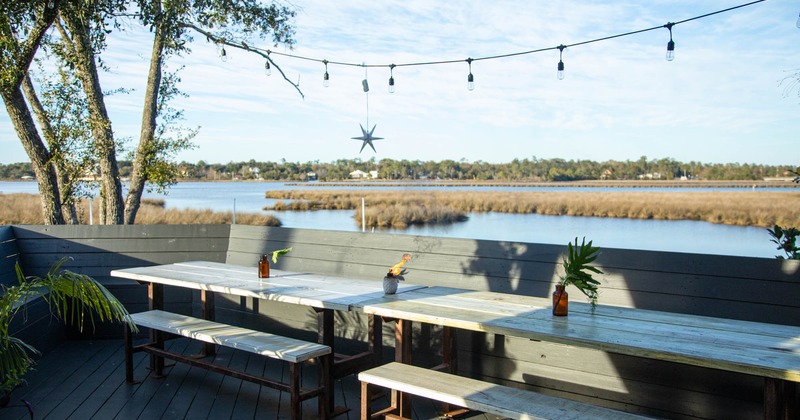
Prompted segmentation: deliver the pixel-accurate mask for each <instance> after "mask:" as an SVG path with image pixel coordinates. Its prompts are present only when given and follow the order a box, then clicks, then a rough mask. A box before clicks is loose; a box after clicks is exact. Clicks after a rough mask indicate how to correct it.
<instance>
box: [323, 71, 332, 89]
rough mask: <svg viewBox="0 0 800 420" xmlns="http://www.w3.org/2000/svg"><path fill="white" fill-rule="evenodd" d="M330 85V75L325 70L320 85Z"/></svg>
mask: <svg viewBox="0 0 800 420" xmlns="http://www.w3.org/2000/svg"><path fill="white" fill-rule="evenodd" d="M330 85H331V79H330V76H328V72H327V71H326V72H325V75H324V76H322V86H325V87H328V86H330Z"/></svg>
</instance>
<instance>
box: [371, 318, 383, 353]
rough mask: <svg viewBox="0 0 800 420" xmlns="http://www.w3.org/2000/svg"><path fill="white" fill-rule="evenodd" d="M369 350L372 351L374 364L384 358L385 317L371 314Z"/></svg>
mask: <svg viewBox="0 0 800 420" xmlns="http://www.w3.org/2000/svg"><path fill="white" fill-rule="evenodd" d="M369 352H370V353H372V356H373V357H374V359H373V362H372V363H373V365H377V364H378V363H380V361H381V359H382V358H383V319H382V318H381V317H379V316H375V315H373V314H369Z"/></svg>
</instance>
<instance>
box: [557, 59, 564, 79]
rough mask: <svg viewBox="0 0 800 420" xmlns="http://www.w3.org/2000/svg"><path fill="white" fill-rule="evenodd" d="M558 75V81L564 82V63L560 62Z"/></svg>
mask: <svg viewBox="0 0 800 420" xmlns="http://www.w3.org/2000/svg"><path fill="white" fill-rule="evenodd" d="M556 75H557V76H558V80H564V62H563V61H559V62H558V73H556Z"/></svg>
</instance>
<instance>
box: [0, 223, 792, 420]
mask: <svg viewBox="0 0 800 420" xmlns="http://www.w3.org/2000/svg"><path fill="white" fill-rule="evenodd" d="M2 233H3V231H2V230H0V234H2ZM13 233H14V236H15V238H16V245H17V247H18V248H19V250H20V252H21V254H22V261H23V265H24V266H25V267H26V270H31V272H32V273H37V272H39V273H41V272H43V271H46V269H47V268H48V267H49V265H50V264H52V263H53V262H54V261H57V260H58V259H59V258H60V257H61V256H64V255H68V256H71V257H72V258H73V260H72V261H71V262H70V263H68V264H69V265H68V268H69V269H71V270H73V271H77V272H82V273H85V274H89V275H92V276H93V277H95V278H98V279H99V280H101V281H103V282H104V283H106V284H107V285H108V286H109V287H110V288H112V290H113V291H114V293H115V294H117V296H118V297H120V299H121V300H123V302H124V303H125V304H126V306H127V307H128V308H129V310H131V311H132V312H137V311H139V310H142V309H144V307H145V305H146V295H145V292H144V288H143V287H142V286H140V285H136V284H135V283H134V284H131V283H130V282H125V281H121V280H119V279H113V278H110V277H108V272H109V271H110V270H112V269H115V268H124V267H131V266H138V265H150V264H160V263H170V262H178V261H189V260H211V261H227V262H230V263H236V264H241V265H247V266H252V267H255V266H256V262H257V260H258V256H259V255H260V254H262V253H266V252H269V251H272V250H275V249H280V248H285V247H287V246H291V247H293V248H294V250H293V251H292V252H291V253H289V254H288V255H286V256H284V257H282V258H281V259H280V260H279V262H278V264H277V265H276V268H279V269H287V270H296V271H313V272H317V273H325V274H333V275H345V276H353V277H358V278H365V279H375V281H380V280H381V279H382V278H383V275H384V274H385V273H386V271H387V269H388V268H389V267H390V266H391V265H393V264H395V263H396V262H398V261H399V259H400V257H401V256H402V254H403V253H404V252H409V253H411V254H412V255H413V260H412V261H411V263H410V264H409V265H408V266H407V267H408V270H409V273H408V274H407V275H406V279H407V281H408V282H410V283H414V284H422V285H439V286H452V287H461V288H469V289H478V290H492V291H498V292H505V293H517V294H525V295H534V296H549V295H550V293H552V290H553V286H554V284H555V282H556V281H557V277H558V270H559V267H560V260H561V255H562V253H563V252H564V251H565V249H566V246H555V245H544V244H530V243H515V242H502V241H480V240H466V239H446V238H434V237H420V236H406V235H389V234H381V233H358V232H337V231H322V230H307V229H288V228H273V227H254V226H245V225H234V226H219V225H197V226H174V225H163V226H88V227H87V226H14V227H13ZM570 239H572V238H565V244H566V242H567V241H569V240H570ZM596 245H598V246H600V247H602V244H596ZM597 263H598V265H600V266H601V267H602V269H603V270H604V271H605V273H606V274H604V275H603V276H600V278H601V281H602V286H601V295H600V302H601V303H603V304H611V305H621V306H630V307H638V308H647V309H657V310H664V311H675V312H684V313H691V314H698V315H708V316H719V317H727V318H735V319H745V320H755V321H762V322H773V323H783V324H791V325H800V301H799V300H798V299H797V297H798V296H800V264H798V263H800V261H779V260H773V259H762V258H740V257H724V256H712V255H695V254H680V253H663V252H650V251H633V250H621V249H609V248H603V249H602V254H601V256H600V258H599V259H598V261H597ZM254 273H255V271H254ZM573 292H574V293H572V297H573V299H580V296H581V295H580V293H579V292H577V291H576V290H573ZM168 299H169V302H168V304H169V305H172V307H170V308H169V309H170V310H176V311H179V312H189V311H193V310H194V311H196V300H195V299H196V298H193V296H192V295H191V294H186V292H185V291H180V290H172V291H169V294H168ZM192 302H195V305H194V307H192ZM217 315H218V317H219V318H220V319H221V320H223V321H228V320H234V321H236V322H244V323H247V324H249V325H248V326H251V327H259V328H264V329H271V330H272V329H278V330H281V333H286V332H289V333H290V334H294V335H296V336H298V337H300V338H306V339H308V338H313V337H314V336H315V333H314V331H315V329H316V324H315V322H316V317H315V314H314V312H313V310H310V309H308V308H303V307H299V306H295V305H287V304H280V303H275V302H270V303H269V304H266V303H263V302H262V303H260V304H259V303H258V302H253V301H251V300H248V301H245V300H241V299H239V298H234V297H229V296H220V297H219V298H218V313H217ZM385 329H386V333H387V334H385V337H386V339H385V343H386V344H387V345H391V344H393V343H392V341H390V340H389V337H391V334H390V332H391V331H390V329H391V328H390V326H388V325H387V326H385ZM438 333H439V331H438V329H437V328H436V327H431V326H417V328H416V329H415V334H416V336H415V338H414V342H415V346H417V347H418V348H419V350H420V351H418V352H415V354H420V355H432V354H435V353H436V352H437V351H439V349H440V346H439V335H438ZM337 334H338V335H340V336H341V338H339V340H341V341H342V342H343V343H337V345H341V344H344V345H352V346H363V344H364V341H365V340H366V336H367V330H366V320H365V319H364V318H363V317H359V316H357V315H353V314H343V313H342V314H338V315H337ZM458 340H459V369H460V373H461V374H464V375H468V376H473V377H479V378H483V379H486V380H490V381H496V382H504V383H511V384H514V385H518V386H524V387H530V388H533V389H537V390H540V391H542V392H545V393H549V394H554V395H565V396H568V397H570V398H573V399H579V400H583V401H588V402H591V403H594V404H598V405H605V406H610V407H615V408H621V409H624V410H627V411H634V412H640V413H645V414H650V415H655V416H663V417H669V418H687V419H690V418H692V419H693V418H758V417H760V416H761V411H760V410H761V398H762V389H763V383H762V380H761V379H760V378H758V377H754V376H749V375H741V374H727V373H721V372H717V371H715V370H711V369H703V368H696V367H691V366H684V365H680V364H674V363H666V362H655V361H651V360H647V359H640V358H635V357H630V356H621V355H617V354H612V353H606V352H602V351H596V350H587V349H580V348H573V347H569V346H563V345H556V344H551V343H542V342H533V341H528V340H520V339H516V338H512V337H503V336H492V335H486V334H479V333H469V332H461V333H459V336H458ZM387 356H388V355H387ZM428 359H431V360H428ZM419 362H420V363H422V364H425V363H429V362H430V363H433V360H432V358H430V357H428V358H425V357H420V359H419Z"/></svg>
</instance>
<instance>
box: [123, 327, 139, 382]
mask: <svg viewBox="0 0 800 420" xmlns="http://www.w3.org/2000/svg"><path fill="white" fill-rule="evenodd" d="M124 328H125V382H127V383H129V384H134V383H136V382H135V381H134V380H133V333H132V332H131V327H130V326H129V325H128V324H125V327H124Z"/></svg>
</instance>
